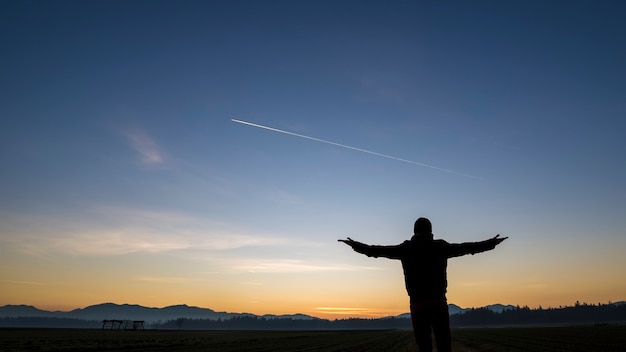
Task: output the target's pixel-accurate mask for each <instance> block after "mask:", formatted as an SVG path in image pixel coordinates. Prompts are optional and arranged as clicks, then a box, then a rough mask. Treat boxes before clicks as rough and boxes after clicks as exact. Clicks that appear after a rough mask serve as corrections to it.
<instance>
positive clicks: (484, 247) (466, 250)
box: [447, 234, 508, 258]
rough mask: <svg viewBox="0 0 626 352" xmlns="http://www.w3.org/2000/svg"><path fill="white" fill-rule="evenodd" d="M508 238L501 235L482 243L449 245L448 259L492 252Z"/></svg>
mask: <svg viewBox="0 0 626 352" xmlns="http://www.w3.org/2000/svg"><path fill="white" fill-rule="evenodd" d="M507 238H508V237H500V235H499V234H498V235H496V236H495V237H493V238H490V239H488V240H485V241H480V242H466V243H452V244H450V245H448V248H447V249H448V255H447V256H448V258H452V257H460V256H462V255H466V254H476V253H481V252H485V251H490V250H492V249H494V248H496V246H497V245H499V244H500V243H502V241H504V240H506V239H507Z"/></svg>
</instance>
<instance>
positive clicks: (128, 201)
mask: <svg viewBox="0 0 626 352" xmlns="http://www.w3.org/2000/svg"><path fill="white" fill-rule="evenodd" d="M0 7H1V8H2V10H1V11H0V33H1V34H0V43H1V44H2V47H3V55H2V58H1V59H0V60H1V65H0V77H1V79H0V81H1V82H2V83H0V96H2V104H0V118H1V120H0V121H1V122H0V161H1V165H2V167H1V168H0V242H2V246H1V248H2V249H0V253H2V256H0V257H2V258H3V259H0V263H2V265H1V267H2V268H3V269H0V284H1V285H2V286H5V285H6V288H7V289H6V290H4V289H3V290H1V291H2V292H3V293H0V304H16V303H26V304H37V305H40V306H47V307H64V308H71V307H75V306H77V305H79V306H84V305H88V304H94V303H100V302H102V301H117V302H119V303H126V302H128V303H138V304H145V305H153V306H163V305H167V304H178V303H189V304H195V305H200V306H205V307H211V308H214V309H218V310H230V311H242V310H248V311H253V312H255V313H257V312H258V313H281V312H280V311H279V310H281V309H282V310H284V311H285V312H290V313H294V312H305V313H311V314H314V315H315V314H318V315H324V314H329V313H328V312H339V313H342V314H361V315H367V314H372V315H377V314H378V315H384V314H386V313H389V312H395V311H403V309H404V310H406V307H405V306H406V294H405V292H404V288H403V284H402V277H401V275H402V274H401V270H400V267H399V264H398V263H396V262H393V261H386V260H373V259H370V258H365V257H360V256H359V255H357V254H356V253H353V252H351V251H349V248H347V247H344V246H342V245H340V244H338V243H337V242H336V239H337V238H343V237H346V236H348V235H349V236H351V237H352V238H355V239H358V240H362V241H365V242H368V243H379V244H394V243H399V242H401V241H403V240H405V239H407V238H409V237H410V235H411V232H412V224H413V221H414V220H415V219H416V218H417V217H420V216H426V217H429V218H430V219H431V220H432V222H433V226H434V229H433V232H434V233H435V236H436V237H441V238H445V239H447V240H448V241H450V242H463V241H474V240H481V239H486V238H489V237H492V236H493V235H495V234H496V233H501V234H503V235H508V236H510V239H509V240H508V241H507V242H505V243H503V245H502V246H501V247H499V248H498V249H497V250H496V251H494V252H491V253H488V254H484V255H481V256H475V257H470V258H460V259H457V260H456V261H454V262H451V264H450V267H449V275H450V280H449V281H450V288H449V294H448V297H449V300H450V301H451V302H453V303H457V304H459V305H462V306H478V305H481V304H489V303H496V302H500V303H507V304H528V305H531V306H537V305H544V306H547V305H557V306H558V305H559V304H571V303H573V302H574V301H576V300H581V301H590V302H597V301H603V302H605V301H608V300H613V301H616V300H623V299H624V297H625V296H626V285H625V284H624V282H623V278H622V276H621V274H620V273H619V270H618V268H620V267H621V268H623V267H624V265H625V264H626V261H625V259H623V255H622V254H620V253H621V252H623V250H624V249H626V237H625V236H624V235H625V233H624V228H626V220H624V214H625V213H626V200H625V199H626V187H625V186H624V180H625V179H626V166H625V164H624V162H623V159H624V155H625V152H626V142H625V141H624V138H623V131H624V129H625V127H626V122H624V121H626V120H625V119H624V115H625V114H626V103H625V100H624V96H625V93H626V66H625V65H624V64H623V63H624V62H626V43H625V39H624V38H626V25H624V24H623V21H622V20H621V19H622V17H623V15H622V14H623V13H624V11H625V10H626V6H625V5H624V4H623V3H622V2H620V1H605V2H600V3H592V2H584V1H574V2H572V1H551V2H547V3H539V2H536V3H534V2H521V1H514V2H497V1H479V2H474V3H467V2H462V1H458V2H457V1H452V2H446V3H439V2H429V3H422V2H414V1H392V2H373V1H358V2H356V1H316V2H312V1H311V2H303V1H297V2H294V1H264V2H254V1H210V2H203V1H133V2H123V1H92V2H80V1H56V2H42V1H25V2H11V1H4V2H2V3H1V4H0ZM231 119H240V120H244V121H249V122H252V123H257V124H261V125H265V126H270V127H273V128H277V129H281V130H286V131H290V132H293V133H297V134H302V135H306V136H311V137H315V138H320V139H324V140H328V141H332V142H336V143H340V144H345V145H349V146H353V147H356V148H362V149H366V150H370V151H374V152H377V153H382V154H385V155H391V156H394V157H398V158H402V159H408V160H413V161H416V162H419V163H424V164H427V165H432V166H436V167H439V168H443V169H448V170H453V171H455V172H456V173H458V174H454V173H446V172H441V171H438V170H434V169H431V168H426V167H420V166H418V165H414V164H409V163H404V162H401V161H397V160H391V159H388V158H382V157H378V156H374V155H371V154H366V153H361V152H358V151H355V150H350V149H346V148H340V147H337V146H332V145H329V144H324V143H319V142H316V141H312V140H306V139H302V138H298V137H294V136H289V135H285V134H280V133H276V132H272V131H267V130H263V129H259V128H254V127H251V126H245V125H241V124H237V123H233V122H232V121H231ZM459 174H466V175H472V176H474V178H471V177H466V176H463V175H459ZM111 262H116V263H119V264H116V265H113V266H110V263H111ZM118 266H119V267H118ZM93 277H99V278H101V279H102V280H101V283H100V284H101V285H103V287H104V286H106V287H109V289H106V290H105V289H103V290H100V291H98V292H97V293H94V291H97V290H94V289H90V287H96V286H97V285H98V282H97V281H94V282H91V281H89V278H93ZM33 286H36V287H39V288H41V290H42V291H41V292H39V291H36V292H33V293H29V294H27V295H26V294H25V292H27V291H28V292H32V291H33V290H32V287H33ZM181 286H182V287H184V288H186V289H185V290H181ZM216 287H219V289H216ZM251 287H252V288H253V289H250V288H251ZM29 290H30V291H29ZM155 291H156V292H161V293H160V294H155ZM181 291H184V292H185V293H181ZM43 292H56V293H55V294H54V295H44V294H43ZM68 292H71V294H70V293H68ZM191 292H195V293H193V294H192V293H191ZM208 292H215V293H212V294H209V293H208ZM24 297H25V298H24ZM286 302H288V303H286ZM320 307H321V308H324V309H318V308H320Z"/></svg>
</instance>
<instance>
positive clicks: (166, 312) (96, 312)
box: [0, 303, 317, 324]
mask: <svg viewBox="0 0 626 352" xmlns="http://www.w3.org/2000/svg"><path fill="white" fill-rule="evenodd" d="M241 316H256V315H254V314H251V313H229V312H216V311H214V310H212V309H209V308H199V307H194V306H188V305H185V304H181V305H174V306H168V307H164V308H150V307H144V306H140V305H137V304H115V303H103V304H97V305H93V306H88V307H85V308H78V309H74V310H72V311H69V312H60V311H54V312H51V311H46V310H41V309H37V308H35V307H33V306H27V305H6V306H3V307H0V317H9V318H17V317H46V318H69V319H82V320H96V321H102V320H105V319H117V320H143V321H145V322H146V323H147V324H152V323H156V322H158V321H168V320H175V319H179V318H185V319H209V320H218V319H221V320H225V319H230V318H233V317H241ZM263 317H265V318H267V319H286V318H289V319H294V320H297V319H317V318H315V317H312V316H309V315H306V314H289V315H273V314H268V315H265V316H263Z"/></svg>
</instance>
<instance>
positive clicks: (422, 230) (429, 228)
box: [413, 218, 433, 235]
mask: <svg viewBox="0 0 626 352" xmlns="http://www.w3.org/2000/svg"><path fill="white" fill-rule="evenodd" d="M432 232H433V225H432V224H431V223H430V220H428V219H426V218H419V219H417V221H415V226H413V233H414V234H416V235H430V234H431V233H432Z"/></svg>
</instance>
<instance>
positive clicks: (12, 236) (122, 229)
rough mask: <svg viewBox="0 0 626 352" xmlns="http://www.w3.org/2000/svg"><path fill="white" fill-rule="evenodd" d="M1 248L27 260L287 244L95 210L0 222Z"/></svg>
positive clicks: (171, 216)
mask: <svg viewBox="0 0 626 352" xmlns="http://www.w3.org/2000/svg"><path fill="white" fill-rule="evenodd" d="M0 220H2V223H3V225H4V229H2V231H0V242H2V243H3V245H5V246H7V247H11V248H13V249H15V250H19V251H20V252H23V253H28V254H30V255H40V256H42V255H44V256H45V255H47V253H68V254H75V255H123V254H130V253H164V252H177V251H184V250H189V251H192V252H194V251H195V252H198V251H203V252H210V251H223V250H231V249H236V248H243V247H259V246H270V245H280V244H282V243H284V242H286V239H283V238H280V237H278V236H271V235H263V234H248V233H242V232H238V231H237V230H236V229H233V228H229V226H228V225H224V224H219V223H215V222H211V221H210V220H206V219H198V218H195V217H193V216H189V215H186V214H181V213H177V212H168V211H153V210H142V209H133V208H124V207H115V206H98V207H92V208H90V209H88V210H85V211H84V212H83V213H81V214H73V215H72V216H66V217H62V216H54V217H52V216H42V215H28V214H12V215H11V216H0Z"/></svg>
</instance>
